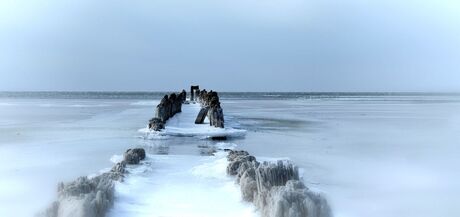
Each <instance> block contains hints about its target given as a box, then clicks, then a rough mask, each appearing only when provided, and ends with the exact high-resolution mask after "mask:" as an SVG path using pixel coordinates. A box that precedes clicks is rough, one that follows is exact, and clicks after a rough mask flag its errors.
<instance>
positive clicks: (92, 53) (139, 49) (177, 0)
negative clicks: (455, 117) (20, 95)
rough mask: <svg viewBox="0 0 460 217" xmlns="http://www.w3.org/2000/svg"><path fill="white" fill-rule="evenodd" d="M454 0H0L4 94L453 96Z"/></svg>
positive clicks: (459, 44)
mask: <svg viewBox="0 0 460 217" xmlns="http://www.w3.org/2000/svg"><path fill="white" fill-rule="evenodd" d="M458 11H460V2H458V1H453V0H437V1H436V0H421V1H398V0H376V1H369V2H368V1H362V0H349V1H341V0H312V1H306V0H264V1H259V0H233V1H229V0H223V1H212V0H197V1H185V0H169V1H153V2H152V1H147V0H135V1H129V2H126V1H119V0H115V1H108V0H101V1H90V0H81V1H71V0H44V1H40V2H35V1H32V2H31V1H26V0H14V1H13V0H4V1H0V91H167V90H168V91H170V90H179V89H183V88H188V87H189V86H190V84H192V83H196V84H199V85H201V87H203V88H206V89H215V90H219V91H243V92H246V91H252V92H460V61H459V60H460V37H459V35H460V13H458Z"/></svg>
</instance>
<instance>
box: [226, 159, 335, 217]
mask: <svg viewBox="0 0 460 217" xmlns="http://www.w3.org/2000/svg"><path fill="white" fill-rule="evenodd" d="M227 159H228V162H229V164H228V166H227V174H229V175H236V176H237V183H239V184H240V187H241V193H242V196H243V199H244V200H245V201H248V202H253V203H254V205H255V206H256V207H257V208H258V209H259V210H260V212H261V213H262V216H265V217H330V216H332V214H331V210H330V207H329V205H328V203H327V201H326V200H325V199H324V198H323V197H322V196H321V195H319V194H317V193H314V192H312V191H310V190H309V189H308V188H307V187H306V186H305V185H304V184H303V183H302V182H301V181H300V180H299V172H298V168H297V167H296V166H295V165H293V164H292V163H290V162H289V161H281V160H279V161H277V162H263V163H259V162H258V161H257V160H256V158H255V157H254V156H252V155H249V153H248V152H246V151H234V150H231V151H230V152H229V154H228V156H227Z"/></svg>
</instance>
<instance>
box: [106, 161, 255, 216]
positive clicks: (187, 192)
mask: <svg viewBox="0 0 460 217" xmlns="http://www.w3.org/2000/svg"><path fill="white" fill-rule="evenodd" d="M225 156H226V155H225V153H223V152H221V153H217V155H216V156H206V157H203V156H189V155H148V156H147V159H146V160H145V161H144V162H143V163H142V165H141V166H137V167H130V168H129V169H128V170H129V172H130V174H129V175H128V177H126V179H125V181H124V182H123V183H118V184H117V186H116V201H115V204H114V207H113V209H112V210H111V211H110V213H109V215H108V216H109V217H131V216H138V217H143V216H145V217H147V216H148V217H160V216H162V217H166V216H167V217H216V216H219V217H236V216H238V217H250V216H254V217H255V216H258V215H257V213H256V212H255V210H254V207H253V206H252V205H251V204H249V203H246V202H243V201H242V200H241V193H240V190H239V187H238V186H237V185H236V184H235V181H234V179H233V178H232V177H229V176H227V175H226V172H225V171H226V166H227V160H226V158H225Z"/></svg>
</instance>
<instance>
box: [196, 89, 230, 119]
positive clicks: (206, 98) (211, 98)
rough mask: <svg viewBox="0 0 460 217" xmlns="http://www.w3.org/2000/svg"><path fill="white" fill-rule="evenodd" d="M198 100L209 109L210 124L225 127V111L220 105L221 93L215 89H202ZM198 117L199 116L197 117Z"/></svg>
mask: <svg viewBox="0 0 460 217" xmlns="http://www.w3.org/2000/svg"><path fill="white" fill-rule="evenodd" d="M198 101H199V102H200V103H201V106H202V107H203V108H208V109H207V117H208V119H209V124H210V125H211V126H214V127H219V128H224V112H223V110H222V107H221V106H220V101H219V94H218V93H217V92H214V91H212V90H211V91H209V92H207V91H206V90H202V91H200V93H199V95H198ZM197 119H198V117H197Z"/></svg>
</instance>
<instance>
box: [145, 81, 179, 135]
mask: <svg viewBox="0 0 460 217" xmlns="http://www.w3.org/2000/svg"><path fill="white" fill-rule="evenodd" d="M186 97H187V93H186V92H185V90H182V92H181V93H179V94H175V93H171V94H169V95H165V96H164V97H163V99H161V101H160V104H158V105H157V107H156V108H155V117H154V118H152V119H150V120H149V129H151V130H154V131H160V130H162V129H164V128H165V123H166V121H167V120H168V119H169V118H171V117H173V116H174V115H175V114H177V113H179V112H182V104H183V103H184V102H185V100H186Z"/></svg>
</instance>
